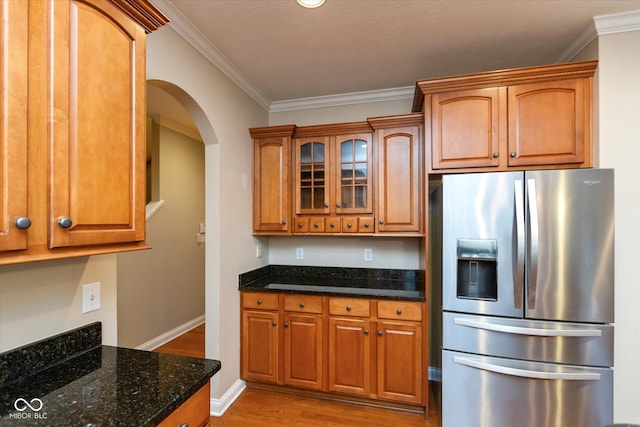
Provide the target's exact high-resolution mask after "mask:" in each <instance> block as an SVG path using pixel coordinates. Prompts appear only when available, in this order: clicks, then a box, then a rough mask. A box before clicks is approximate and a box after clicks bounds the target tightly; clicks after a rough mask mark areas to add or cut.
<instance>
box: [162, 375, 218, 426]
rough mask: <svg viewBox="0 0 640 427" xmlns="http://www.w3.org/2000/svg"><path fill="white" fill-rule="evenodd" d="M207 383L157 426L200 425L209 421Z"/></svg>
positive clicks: (209, 403)
mask: <svg viewBox="0 0 640 427" xmlns="http://www.w3.org/2000/svg"><path fill="white" fill-rule="evenodd" d="M209 390H210V388H209V383H206V384H205V385H204V386H203V387H202V388H201V389H200V390H198V391H197V392H196V393H195V394H194V395H193V396H191V397H190V398H189V399H188V400H187V401H186V402H184V403H183V404H182V405H180V407H178V409H176V410H175V411H173V412H172V413H171V414H169V416H168V417H167V418H165V419H164V420H163V421H162V422H161V423H160V424H159V427H173V426H182V425H189V426H194V427H201V426H204V425H207V423H208V422H209V407H210V405H211V402H210V400H209Z"/></svg>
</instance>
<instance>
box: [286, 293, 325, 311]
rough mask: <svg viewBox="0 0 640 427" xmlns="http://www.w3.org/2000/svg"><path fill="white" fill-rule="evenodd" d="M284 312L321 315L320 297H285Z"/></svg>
mask: <svg viewBox="0 0 640 427" xmlns="http://www.w3.org/2000/svg"><path fill="white" fill-rule="evenodd" d="M284 310H285V311H295V312H298V313H322V297H320V296H312V295H285V297H284Z"/></svg>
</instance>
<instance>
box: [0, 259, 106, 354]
mask: <svg viewBox="0 0 640 427" xmlns="http://www.w3.org/2000/svg"><path fill="white" fill-rule="evenodd" d="M94 282H100V283H101V292H100V305H101V308H100V309H99V310H96V311H92V312H90V313H86V314H82V289H81V285H84V284H88V283H94ZM116 300H117V288H116V256H115V255H99V256H93V257H91V258H87V257H83V258H74V259H68V260H59V261H42V262H34V263H28V264H17V265H9V266H3V267H0V353H2V352H5V351H8V350H11V349H14V348H16V347H20V346H23V345H25V344H29V343H32V342H34V341H38V340H41V339H43V338H48V337H51V336H53V335H57V334H59V333H61V332H65V331H68V330H71V329H75V328H78V327H80V326H83V325H86V324H89V323H92V322H97V321H100V322H102V342H103V344H106V345H116V344H117V316H116V304H117V302H116Z"/></svg>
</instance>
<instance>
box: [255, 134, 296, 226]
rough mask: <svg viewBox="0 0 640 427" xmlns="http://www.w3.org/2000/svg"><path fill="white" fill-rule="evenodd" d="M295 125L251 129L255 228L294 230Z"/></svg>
mask: <svg viewBox="0 0 640 427" xmlns="http://www.w3.org/2000/svg"><path fill="white" fill-rule="evenodd" d="M294 130H295V126H294V125H287V126H270V127H261V128H252V129H250V130H249V131H250V133H251V137H252V138H253V232H254V234H291V190H290V186H291V178H290V170H291V137H292V136H293V131H294Z"/></svg>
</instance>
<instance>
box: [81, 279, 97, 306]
mask: <svg viewBox="0 0 640 427" xmlns="http://www.w3.org/2000/svg"><path fill="white" fill-rule="evenodd" d="M99 308H100V282H95V283H89V284H87V285H82V313H88V312H90V311H94V310H98V309H99Z"/></svg>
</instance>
